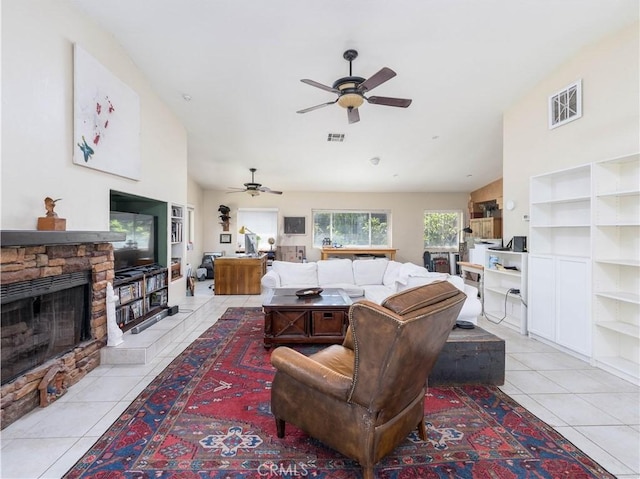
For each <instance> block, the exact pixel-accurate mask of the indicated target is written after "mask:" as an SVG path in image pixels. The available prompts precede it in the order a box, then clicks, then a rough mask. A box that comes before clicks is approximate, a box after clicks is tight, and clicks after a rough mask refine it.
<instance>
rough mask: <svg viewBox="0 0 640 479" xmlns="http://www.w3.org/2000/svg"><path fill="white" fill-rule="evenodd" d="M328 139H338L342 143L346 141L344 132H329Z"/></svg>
mask: <svg viewBox="0 0 640 479" xmlns="http://www.w3.org/2000/svg"><path fill="white" fill-rule="evenodd" d="M327 141H336V142H338V143H342V142H343V141H344V133H329V136H328V137H327Z"/></svg>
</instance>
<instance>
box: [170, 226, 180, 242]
mask: <svg viewBox="0 0 640 479" xmlns="http://www.w3.org/2000/svg"><path fill="white" fill-rule="evenodd" d="M181 241H182V222H180V221H172V222H171V242H172V243H180V242H181Z"/></svg>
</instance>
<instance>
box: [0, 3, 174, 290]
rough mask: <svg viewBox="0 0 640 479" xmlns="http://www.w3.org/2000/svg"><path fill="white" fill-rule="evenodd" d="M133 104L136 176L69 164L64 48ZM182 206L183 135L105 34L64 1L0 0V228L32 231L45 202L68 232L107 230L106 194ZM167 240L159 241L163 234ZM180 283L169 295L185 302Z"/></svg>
mask: <svg viewBox="0 0 640 479" xmlns="http://www.w3.org/2000/svg"><path fill="white" fill-rule="evenodd" d="M75 42H77V43H78V44H79V45H80V46H81V47H82V48H84V49H85V50H86V51H87V52H89V54H91V55H92V56H93V57H94V58H96V59H97V60H98V61H99V62H100V63H102V64H103V65H104V66H105V67H106V68H107V69H108V70H110V71H111V73H113V74H114V75H115V76H116V77H118V78H119V79H120V80H122V81H123V82H124V83H126V84H127V85H128V86H129V87H131V88H132V89H133V90H134V91H136V93H137V94H138V96H139V98H140V117H141V118H140V150H141V162H142V163H141V166H142V168H141V173H142V174H141V180H140V181H134V180H130V179H125V178H121V177H118V176H115V175H111V174H108V173H104V172H101V171H97V170H93V169H90V168H85V167H83V166H80V165H75V164H74V163H73V160H72V157H73V44H74V43H75ZM110 189H114V190H118V191H123V192H127V193H132V194H135V195H140V196H145V197H149V198H153V199H156V200H160V201H164V202H167V203H177V204H180V205H185V204H186V202H187V135H186V131H185V129H184V128H183V127H182V125H181V124H180V122H179V121H178V120H177V119H176V117H175V116H174V115H173V114H172V113H171V112H170V111H169V110H168V109H167V107H166V106H165V105H164V104H163V103H162V102H161V101H160V100H159V98H158V97H157V96H156V94H155V93H154V92H153V90H152V88H151V86H150V84H149V82H148V81H147V80H146V79H145V77H144V76H143V75H142V73H141V72H140V71H139V70H138V69H137V67H136V66H135V65H134V64H133V62H132V61H131V59H130V58H129V57H128V55H127V53H126V52H125V51H124V50H123V49H122V48H121V46H120V45H119V44H118V43H116V42H115V41H114V39H113V37H112V36H111V35H109V34H107V33H105V32H104V31H102V30H101V29H100V27H98V26H97V25H96V24H95V23H93V22H92V21H91V20H90V19H88V18H87V17H85V16H84V15H82V14H81V13H79V12H78V11H76V10H74V9H73V8H72V7H70V6H69V5H68V4H67V3H66V2H53V1H49V0H3V1H2V193H1V198H2V215H1V219H0V228H1V229H3V230H35V229H36V222H37V218H38V217H39V216H44V214H45V209H44V201H43V200H44V198H45V197H47V196H50V197H52V198H62V201H60V202H59V203H58V205H57V206H56V212H57V213H58V215H59V216H60V217H62V218H65V219H66V220H67V230H75V231H108V230H109V206H110V205H109V190H110ZM167 238H168V236H167ZM185 290H186V288H185V286H184V279H183V280H181V281H176V282H174V283H172V284H171V287H170V290H169V298H170V301H171V302H175V301H176V300H177V299H178V298H179V297H180V296H184V292H185Z"/></svg>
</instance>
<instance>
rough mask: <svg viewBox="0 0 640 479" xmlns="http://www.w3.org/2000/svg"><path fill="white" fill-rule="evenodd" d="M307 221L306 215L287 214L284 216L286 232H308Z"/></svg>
mask: <svg viewBox="0 0 640 479" xmlns="http://www.w3.org/2000/svg"><path fill="white" fill-rule="evenodd" d="M305 221H306V217H304V216H285V217H284V234H286V235H304V234H307V233H306V227H305V226H306V225H305Z"/></svg>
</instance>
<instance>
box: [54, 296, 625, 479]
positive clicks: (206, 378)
mask: <svg viewBox="0 0 640 479" xmlns="http://www.w3.org/2000/svg"><path fill="white" fill-rule="evenodd" d="M262 332H263V315H262V312H261V310H260V308H229V309H228V310H227V311H226V312H225V314H224V315H223V316H222V317H221V318H220V320H219V321H218V322H217V323H216V324H215V325H213V326H212V327H211V328H209V329H208V330H207V331H206V332H205V333H204V334H202V336H200V337H199V338H198V339H197V340H195V341H194V342H193V344H191V345H190V346H189V347H188V348H187V349H186V350H185V351H184V352H183V353H182V354H181V355H180V356H179V357H177V358H176V359H175V360H174V361H173V362H172V363H171V364H170V365H169V366H168V367H167V368H166V369H165V370H164V371H163V372H162V373H161V374H160V375H158V377H156V378H155V379H154V380H153V382H152V383H151V384H150V385H149V386H148V387H147V388H146V389H145V390H144V391H143V392H142V393H141V394H140V395H139V396H138V397H137V398H136V399H135V400H134V401H133V402H132V403H131V405H130V406H129V408H128V409H127V410H126V411H125V412H124V413H123V414H122V416H121V417H120V418H119V419H118V420H117V421H116V422H115V423H114V424H113V425H112V426H111V427H110V428H109V430H108V431H107V432H106V433H105V434H104V435H103V436H102V437H101V438H100V439H99V440H98V442H96V443H95V444H94V445H93V447H92V448H91V449H90V450H89V451H88V452H87V453H86V455H85V456H84V457H83V458H82V459H81V460H80V461H78V462H77V463H76V464H75V466H74V467H73V468H72V469H71V470H70V471H68V472H67V474H66V475H65V477H66V478H69V479H72V478H96V479H98V478H100V479H102V478H109V479H116V478H149V479H151V478H155V479H162V478H181V479H190V478H193V479H197V478H199V479H204V478H209V479H213V478H216V479H223V478H224V479H231V478H271V479H273V478H283V477H286V478H294V477H307V476H308V477H312V478H327V479H328V478H331V479H346V478H360V477H362V476H361V470H360V467H359V465H358V464H357V463H356V462H354V461H352V460H350V459H347V458H345V457H344V456H342V455H340V454H339V453H337V452H335V451H333V450H332V449H329V448H328V447H325V446H324V445H322V444H321V443H320V442H318V441H316V440H314V439H311V438H309V437H308V436H306V435H305V434H304V433H303V432H301V431H299V430H297V429H296V428H295V427H294V426H292V425H290V424H288V425H287V434H286V436H285V438H284V439H278V438H277V436H276V428H275V421H274V419H273V417H272V415H271V413H270V410H269V398H270V386H271V380H272V378H273V375H274V369H273V368H272V367H271V364H270V362H269V355H270V351H269V350H266V349H265V348H264V347H263V343H262ZM317 347H318V346H315V347H311V346H309V347H306V348H303V352H305V353H307V352H310V351H313V350H314V348H317ZM426 425H427V430H428V441H426V442H422V441H420V439H419V438H418V436H417V434H415V433H412V434H411V435H410V436H409V437H407V439H406V440H405V441H404V442H403V443H402V444H401V445H399V446H398V447H397V448H396V449H395V450H394V451H393V452H392V453H391V454H390V455H389V456H387V457H386V458H384V459H383V460H382V461H381V462H380V463H379V464H378V465H377V467H376V469H375V472H376V477H377V478H379V479H383V478H384V479H388V478H394V479H401V478H402V479H405V478H406V479H409V478H415V479H431V478H433V479H435V478H447V479H453V478H491V479H512V478H513V479H516V478H532V479H542V478H567V479H583V478H585V479H586V478H613V477H614V476H612V475H610V474H609V473H607V472H606V471H605V470H603V469H602V468H601V467H600V466H599V465H598V464H596V463H595V462H594V461H593V460H591V459H590V458H589V457H588V456H586V455H585V454H584V453H583V452H581V451H580V450H578V449H577V448H576V447H575V446H573V445H572V444H571V443H570V442H569V441H567V440H566V439H564V438H563V437H562V436H561V435H559V434H558V433H557V432H555V431H554V430H553V429H552V428H551V427H549V426H548V425H547V424H545V423H544V422H542V421H540V420H539V419H537V418H536V417H535V416H533V415H532V414H530V413H529V412H527V411H526V410H525V409H524V408H522V407H521V406H520V405H518V404H517V403H515V402H514V401H513V400H512V399H510V398H509V397H508V396H506V395H505V394H503V393H502V392H501V391H500V390H498V389H497V388H495V387H484V386H466V387H446V388H445V387H443V388H430V389H429V392H428V397H427V401H426Z"/></svg>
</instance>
